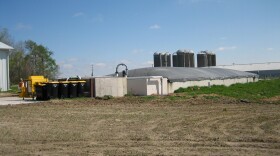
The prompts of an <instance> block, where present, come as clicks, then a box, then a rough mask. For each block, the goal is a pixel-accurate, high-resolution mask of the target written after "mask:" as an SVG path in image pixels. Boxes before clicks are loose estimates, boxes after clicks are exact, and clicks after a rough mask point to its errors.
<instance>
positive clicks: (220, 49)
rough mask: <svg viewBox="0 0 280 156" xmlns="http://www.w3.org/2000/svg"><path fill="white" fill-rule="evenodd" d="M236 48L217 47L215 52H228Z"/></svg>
mask: <svg viewBox="0 0 280 156" xmlns="http://www.w3.org/2000/svg"><path fill="white" fill-rule="evenodd" d="M236 48H237V47H236V46H231V47H219V48H217V51H229V50H235V49H236Z"/></svg>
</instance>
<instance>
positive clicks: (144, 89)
mask: <svg viewBox="0 0 280 156" xmlns="http://www.w3.org/2000/svg"><path fill="white" fill-rule="evenodd" d="M161 81H162V84H161ZM127 89H128V93H130V94H133V95H141V96H147V95H162V94H163V95H166V94H168V85H167V78H162V77H159V76H154V77H153V76H151V77H131V78H128V79H127Z"/></svg>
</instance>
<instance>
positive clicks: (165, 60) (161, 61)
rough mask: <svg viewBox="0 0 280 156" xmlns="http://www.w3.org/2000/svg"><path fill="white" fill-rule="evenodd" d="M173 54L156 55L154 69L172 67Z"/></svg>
mask: <svg viewBox="0 0 280 156" xmlns="http://www.w3.org/2000/svg"><path fill="white" fill-rule="evenodd" d="M170 66H171V54H169V53H154V67H170Z"/></svg>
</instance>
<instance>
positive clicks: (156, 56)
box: [154, 52, 161, 67]
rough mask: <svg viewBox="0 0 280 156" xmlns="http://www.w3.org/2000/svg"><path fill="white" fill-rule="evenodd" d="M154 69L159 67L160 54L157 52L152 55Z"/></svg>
mask: <svg viewBox="0 0 280 156" xmlns="http://www.w3.org/2000/svg"><path fill="white" fill-rule="evenodd" d="M154 67H161V58H160V54H159V53H157V52H155V53H154Z"/></svg>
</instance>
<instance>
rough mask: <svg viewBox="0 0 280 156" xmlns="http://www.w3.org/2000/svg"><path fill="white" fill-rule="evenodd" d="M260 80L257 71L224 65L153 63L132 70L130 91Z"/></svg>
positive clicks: (157, 92) (166, 90)
mask: <svg viewBox="0 0 280 156" xmlns="http://www.w3.org/2000/svg"><path fill="white" fill-rule="evenodd" d="M256 81H258V75H257V74H253V73H248V72H243V71H237V70H231V69H222V68H182V67H154V68H153V67H151V68H140V69H134V70H129V72H128V78H127V92H128V93H130V94H134V95H166V94H169V93H174V91H175V90H177V89H179V88H180V87H184V88H186V87H191V86H212V85H225V86H230V85H232V84H236V83H248V82H256Z"/></svg>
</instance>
